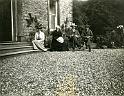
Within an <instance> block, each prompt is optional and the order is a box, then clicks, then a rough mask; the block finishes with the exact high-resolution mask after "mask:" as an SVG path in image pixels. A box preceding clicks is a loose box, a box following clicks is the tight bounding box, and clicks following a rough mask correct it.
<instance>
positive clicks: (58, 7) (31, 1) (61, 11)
mask: <svg viewBox="0 0 124 96" xmlns="http://www.w3.org/2000/svg"><path fill="white" fill-rule="evenodd" d="M72 6H73V0H0V42H3V41H4V42H8V41H14V42H17V41H21V42H23V41H24V42H25V41H29V34H30V32H32V31H34V30H33V28H32V27H27V21H26V19H27V18H29V15H28V14H29V13H31V15H32V17H35V16H36V17H37V19H38V21H39V22H40V23H41V24H43V25H44V26H45V27H46V30H48V31H52V30H53V29H55V27H56V26H57V25H61V24H63V23H64V21H65V19H66V17H68V18H69V19H70V20H72V10H73V9H72Z"/></svg>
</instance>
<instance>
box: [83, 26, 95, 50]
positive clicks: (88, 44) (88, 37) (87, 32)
mask: <svg viewBox="0 0 124 96" xmlns="http://www.w3.org/2000/svg"><path fill="white" fill-rule="evenodd" d="M85 27H86V30H85V32H83V33H82V34H81V36H82V38H83V40H84V43H85V44H86V48H87V47H88V48H89V52H91V39H92V37H93V33H92V31H91V30H90V29H89V27H90V26H89V25H86V26H85Z"/></svg>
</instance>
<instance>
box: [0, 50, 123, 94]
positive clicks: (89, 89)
mask: <svg viewBox="0 0 124 96" xmlns="http://www.w3.org/2000/svg"><path fill="white" fill-rule="evenodd" d="M0 89H1V91H0V96H115V95H117V96H124V50H123V49H113V50H112V49H93V50H92V52H88V51H75V52H72V51H69V52H36V53H28V54H20V55H14V56H8V57H2V58H0Z"/></svg>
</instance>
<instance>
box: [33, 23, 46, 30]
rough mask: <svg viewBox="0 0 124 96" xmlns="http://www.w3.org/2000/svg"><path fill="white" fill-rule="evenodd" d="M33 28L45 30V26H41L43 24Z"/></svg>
mask: <svg viewBox="0 0 124 96" xmlns="http://www.w3.org/2000/svg"><path fill="white" fill-rule="evenodd" d="M35 27H36V29H43V28H45V26H43V24H38V25H36V26H35Z"/></svg>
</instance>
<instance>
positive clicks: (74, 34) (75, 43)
mask: <svg viewBox="0 0 124 96" xmlns="http://www.w3.org/2000/svg"><path fill="white" fill-rule="evenodd" d="M76 26H77V25H75V23H72V25H71V28H72V29H71V36H70V42H71V43H72V45H71V46H72V48H73V50H75V47H79V48H81V44H80V42H79V38H80V33H79V32H78V30H76V29H75V27H76Z"/></svg>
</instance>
